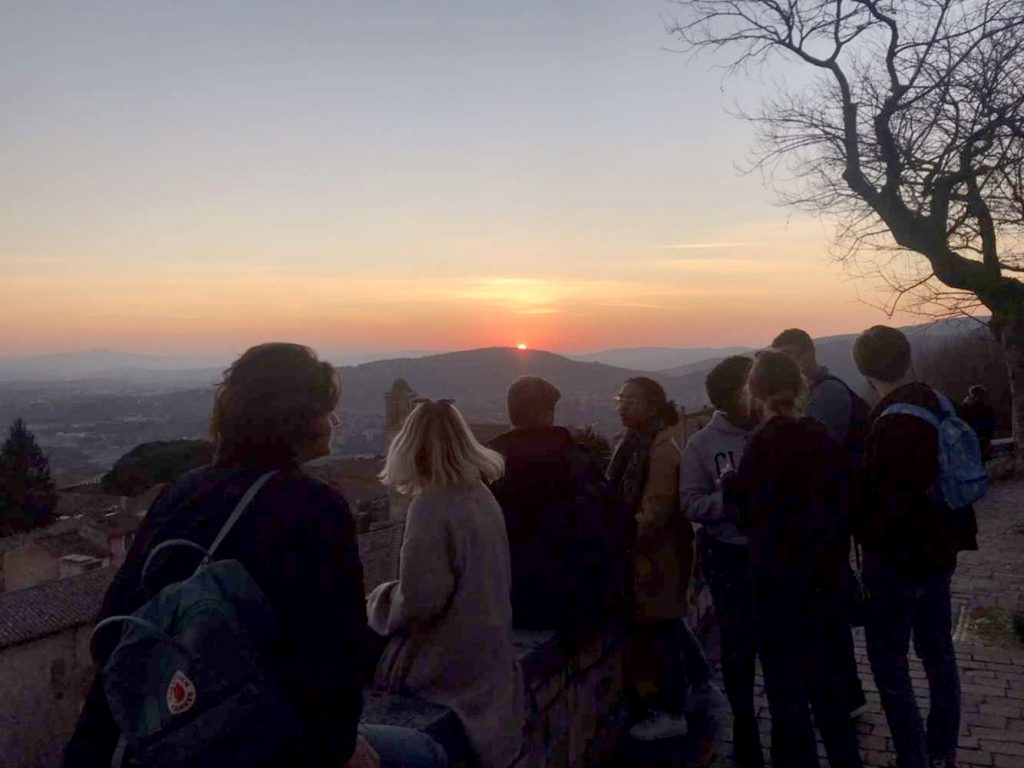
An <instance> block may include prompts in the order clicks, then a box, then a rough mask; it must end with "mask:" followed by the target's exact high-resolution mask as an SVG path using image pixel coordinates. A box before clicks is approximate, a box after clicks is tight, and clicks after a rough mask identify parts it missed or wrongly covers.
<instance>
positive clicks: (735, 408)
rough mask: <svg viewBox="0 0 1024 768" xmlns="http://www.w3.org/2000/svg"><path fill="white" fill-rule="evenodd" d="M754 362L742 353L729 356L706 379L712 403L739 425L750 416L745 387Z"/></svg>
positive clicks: (706, 386) (705, 382)
mask: <svg viewBox="0 0 1024 768" xmlns="http://www.w3.org/2000/svg"><path fill="white" fill-rule="evenodd" d="M753 364H754V361H753V360H752V359H750V358H749V357H743V356H742V355H734V356H732V357H727V358H725V360H723V361H722V362H720V363H719V364H718V365H716V366H715V367H714V368H712V369H711V372H710V373H708V377H707V379H705V381H704V386H705V388H706V389H707V392H708V399H709V400H711V404H712V405H713V406H714V407H715V408H717V409H718V410H720V411H722V412H724V413H725V414H726V416H728V417H729V420H730V421H732V422H733V423H734V424H737V425H739V424H741V423H743V422H744V421H746V420H747V419H748V418H749V409H748V407H747V399H746V397H745V391H744V389H745V387H746V384H747V376H748V375H749V374H750V368H751V366H752V365H753Z"/></svg>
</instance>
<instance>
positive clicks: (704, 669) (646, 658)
mask: <svg viewBox="0 0 1024 768" xmlns="http://www.w3.org/2000/svg"><path fill="white" fill-rule="evenodd" d="M633 632H634V641H633V643H632V650H631V653H632V654H633V655H634V656H635V657H636V658H635V661H636V662H637V666H638V667H639V666H642V667H644V668H647V669H650V668H652V667H653V669H652V670H651V672H652V673H653V674H654V675H655V677H656V680H657V685H658V689H657V694H656V695H655V697H654V701H653V702H651V703H652V705H653V706H654V707H655V708H657V709H663V710H665V711H666V712H670V713H671V714H673V715H680V714H682V713H683V711H684V709H685V707H686V691H687V688H689V687H699V686H701V685H703V684H704V683H706V682H708V681H709V680H710V679H711V665H710V664H708V660H707V657H706V656H705V655H704V650H703V649H702V648H701V646H700V641H699V640H697V638H696V637H695V636H694V634H693V631H692V630H691V629H690V627H689V625H688V624H687V623H686V620H685V619H666V620H663V621H652V622H645V623H642V624H637V625H635V627H634V629H633Z"/></svg>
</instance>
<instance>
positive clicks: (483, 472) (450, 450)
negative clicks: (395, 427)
mask: <svg viewBox="0 0 1024 768" xmlns="http://www.w3.org/2000/svg"><path fill="white" fill-rule="evenodd" d="M504 473H505V460H504V459H503V458H502V457H501V454H500V453H498V452H496V451H492V450H491V449H490V448H485V447H484V446H482V445H480V443H479V442H477V439H476V438H475V437H474V436H473V432H472V431H471V430H470V428H469V425H468V424H466V420H465V419H464V418H462V414H461V413H459V411H458V409H457V408H456V407H455V405H454V404H453V403H452V401H451V400H423V401H421V402H420V403H419V405H417V406H416V407H415V408H414V409H413V412H412V413H410V414H409V416H408V417H407V418H406V420H405V423H404V424H403V425H402V429H401V430H399V432H398V434H397V435H395V438H394V439H393V440H392V441H391V445H390V446H389V448H388V455H387V459H385V461H384V470H383V471H382V472H381V473H380V479H381V482H383V483H384V485H387V486H389V487H391V488H396V489H397V490H399V491H401V492H402V493H418V492H419V491H423V490H425V489H427V488H472V487H473V486H475V485H476V484H477V483H479V482H481V481H482V482H485V483H493V482H494V481H495V480H497V479H498V478H499V477H501V476H502V475H503V474H504Z"/></svg>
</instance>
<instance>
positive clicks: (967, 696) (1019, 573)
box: [710, 482, 1024, 768]
mask: <svg viewBox="0 0 1024 768" xmlns="http://www.w3.org/2000/svg"><path fill="white" fill-rule="evenodd" d="M977 511H978V525H979V528H980V533H979V536H978V544H979V549H978V551H977V552H966V553H963V554H961V556H960V563H959V567H958V568H957V571H956V574H955V576H954V578H953V601H954V605H953V611H954V620H955V626H956V629H955V632H954V640H955V645H956V651H957V659H958V660H959V666H960V681H961V686H962V689H963V719H962V725H961V731H960V751H959V753H958V756H957V762H958V764H959V765H960V766H961V767H962V768H963V767H968V766H991V767H992V768H1024V645H1021V644H1020V643H1019V642H1018V641H1016V640H1015V638H1014V636H1013V631H1012V621H1013V616H1014V615H1015V613H1016V612H1018V611H1022V610H1024V483H1021V482H1013V483H1003V484H1000V485H997V486H995V487H994V488H993V490H992V492H991V493H990V495H989V497H988V498H987V499H986V500H985V501H984V502H982V503H981V504H979V505H978V509H977ZM855 641H856V646H857V659H858V662H859V664H860V670H861V680H862V681H863V683H864V688H865V691H866V694H867V698H868V705H869V710H868V712H867V713H866V714H865V715H863V716H862V717H861V718H860V719H859V720H858V723H857V729H858V731H859V733H860V743H861V749H862V752H863V755H864V760H865V766H867V767H868V768H886V767H887V766H889V765H890V763H891V762H892V761H894V756H893V752H892V740H891V739H890V737H889V728H888V726H887V725H886V722H885V715H884V714H883V713H882V705H881V702H880V700H879V697H878V690H877V688H876V687H875V684H874V680H873V679H872V677H871V671H870V669H869V668H868V662H867V656H866V653H865V650H864V635H863V630H857V631H856V632H855ZM911 676H912V677H913V680H914V687H915V690H916V692H917V698H918V703H919V704H920V706H921V710H922V715H925V714H926V713H927V710H928V686H927V681H926V679H925V674H924V670H923V669H922V667H921V664H920V662H919V661H918V660H917V659H916V658H915V657H914V656H913V654H911ZM760 683H761V679H760V675H759V676H758V688H757V692H756V696H757V705H758V716H759V718H760V726H761V732H762V734H763V739H762V741H763V744H764V747H765V757H766V758H767V756H768V745H769V738H768V732H769V720H768V703H767V701H766V700H765V698H764V694H763V691H762V689H761V687H760ZM819 751H820V753H821V755H822V765H823V766H826V765H827V764H828V763H827V760H825V758H824V750H823V749H822V748H821V745H820V744H819ZM731 754H732V743H731V728H730V726H729V725H728V723H726V724H723V725H722V726H721V727H720V728H719V729H718V737H717V740H716V743H715V745H714V755H713V757H712V759H711V761H710V765H711V766H715V767H716V768H718V767H719V766H732V765H733V762H732V760H731V759H730V756H731Z"/></svg>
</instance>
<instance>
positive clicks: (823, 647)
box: [721, 351, 862, 768]
mask: <svg viewBox="0 0 1024 768" xmlns="http://www.w3.org/2000/svg"><path fill="white" fill-rule="evenodd" d="M804 388H805V382H804V379H803V376H802V375H801V373H800V369H799V368H798V367H797V365H796V363H794V362H793V361H792V360H791V359H790V358H789V357H787V356H786V355H785V354H783V353H781V352H775V351H768V352H762V353H761V354H759V355H758V357H757V359H756V360H755V362H754V365H753V367H752V368H751V371H750V376H749V378H748V381H747V390H748V393H749V396H750V399H751V401H752V402H753V403H754V405H755V406H756V408H757V409H758V411H759V412H760V413H761V415H762V422H761V425H760V426H759V427H758V428H757V430H756V431H755V432H754V433H753V435H752V436H751V437H750V441H749V443H748V444H747V449H746V451H745V453H744V454H743V458H742V459H741V460H740V465H739V467H738V469H736V470H735V471H734V472H732V473H729V472H727V473H726V474H725V476H723V477H722V478H721V481H722V483H723V492H724V494H725V497H726V503H727V504H735V506H736V509H737V510H738V517H739V521H740V528H741V529H742V530H745V531H746V533H747V538H748V542H749V547H750V571H751V578H752V581H753V589H754V614H755V622H756V626H757V636H758V652H759V654H760V656H761V666H762V668H763V670H764V681H765V691H766V693H767V694H768V706H769V710H770V711H771V720H772V737H771V755H772V764H773V765H778V766H786V768H817V766H818V765H819V762H818V751H817V744H816V741H815V737H814V728H813V726H812V724H811V713H810V710H809V707H808V704H810V707H812V708H813V710H814V721H815V723H816V724H817V726H818V728H819V729H820V730H821V735H822V739H823V741H824V742H825V749H826V751H827V753H828V759H829V765H830V766H832V768H860V766H861V765H862V763H861V757H860V751H859V749H858V745H857V734H856V732H855V731H854V728H853V723H852V722H851V720H850V716H849V710H848V708H847V702H846V700H845V695H844V694H845V690H844V686H843V680H842V676H843V672H844V670H843V669H842V668H841V667H840V666H837V665H836V664H835V660H834V659H833V658H832V652H831V651H832V649H833V648H835V647H836V637H837V636H838V635H839V634H840V633H841V632H843V631H844V629H846V628H848V626H849V622H848V618H847V616H846V615H845V613H846V612H845V610H844V608H845V606H846V604H847V597H848V594H849V588H850V581H849V578H850V573H849V535H850V534H849V528H848V521H847V516H846V512H845V506H844V504H843V496H844V491H845V488H846V473H847V466H846V460H845V456H844V455H843V451H842V449H841V447H840V446H839V445H837V444H836V443H835V441H834V440H833V439H832V438H831V437H830V436H829V433H828V430H827V429H826V428H825V426H824V425H822V424H821V423H820V422H818V421H817V420H815V419H811V418H807V417H804V416H801V415H800V413H799V411H798V408H797V403H798V402H799V401H800V399H801V396H802V395H803V392H804Z"/></svg>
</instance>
